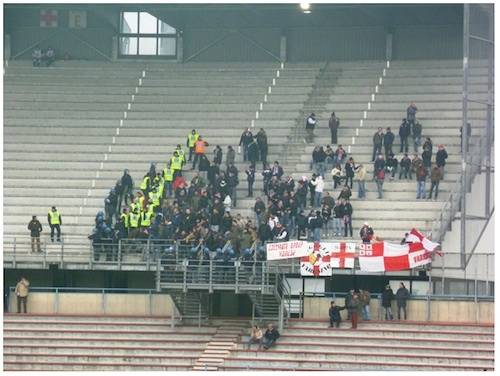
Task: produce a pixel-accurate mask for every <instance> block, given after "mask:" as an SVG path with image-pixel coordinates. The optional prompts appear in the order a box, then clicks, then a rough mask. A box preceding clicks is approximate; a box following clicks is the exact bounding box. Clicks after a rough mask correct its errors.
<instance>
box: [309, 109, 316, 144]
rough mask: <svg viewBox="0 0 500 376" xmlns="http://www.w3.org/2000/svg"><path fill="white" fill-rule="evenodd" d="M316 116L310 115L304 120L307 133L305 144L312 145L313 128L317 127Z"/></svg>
mask: <svg viewBox="0 0 500 376" xmlns="http://www.w3.org/2000/svg"><path fill="white" fill-rule="evenodd" d="M317 123H318V122H317V121H316V115H315V114H314V112H313V113H311V115H309V116H308V117H307V119H306V132H307V140H306V141H307V142H308V143H312V142H313V141H314V128H315V127H316V125H317Z"/></svg>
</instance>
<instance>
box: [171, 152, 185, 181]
mask: <svg viewBox="0 0 500 376" xmlns="http://www.w3.org/2000/svg"><path fill="white" fill-rule="evenodd" d="M170 168H171V169H172V172H173V174H174V179H173V180H175V178H176V177H177V176H179V175H180V176H182V159H181V158H180V157H179V153H177V151H174V156H173V157H172V159H170Z"/></svg>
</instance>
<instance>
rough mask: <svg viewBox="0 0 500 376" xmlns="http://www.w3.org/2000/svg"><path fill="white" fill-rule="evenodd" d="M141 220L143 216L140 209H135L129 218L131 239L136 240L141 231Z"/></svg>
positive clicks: (129, 235)
mask: <svg viewBox="0 0 500 376" xmlns="http://www.w3.org/2000/svg"><path fill="white" fill-rule="evenodd" d="M140 220H141V216H140V214H139V209H137V207H135V208H134V209H133V210H132V212H130V214H129V217H128V224H129V230H128V237H129V239H134V238H136V237H137V235H138V234H137V233H138V231H139V223H140Z"/></svg>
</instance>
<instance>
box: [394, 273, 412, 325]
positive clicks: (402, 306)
mask: <svg viewBox="0 0 500 376" xmlns="http://www.w3.org/2000/svg"><path fill="white" fill-rule="evenodd" d="M409 297H410V292H409V291H408V289H407V288H406V286H405V284H404V283H403V282H401V283H400V284H399V289H398V291H396V302H397V304H398V320H401V310H403V313H404V318H405V320H406V301H407V300H408V298H409Z"/></svg>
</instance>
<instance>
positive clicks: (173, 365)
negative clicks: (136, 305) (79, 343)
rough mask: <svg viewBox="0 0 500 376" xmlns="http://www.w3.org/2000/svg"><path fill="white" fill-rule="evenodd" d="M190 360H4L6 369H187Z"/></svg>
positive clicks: (190, 365) (189, 365)
mask: <svg viewBox="0 0 500 376" xmlns="http://www.w3.org/2000/svg"><path fill="white" fill-rule="evenodd" d="M192 364H193V363H191V362H182V361H171V362H170V363H167V364H151V363H145V362H144V363H139V364H134V363H130V362H111V363H104V362H95V363H89V362H85V361H83V362H82V363H77V362H70V361H63V362H61V361H59V362H44V361H40V362H32V361H26V362H20V361H7V360H5V361H4V369H5V370H6V371H137V370H140V371H189V370H191V369H192Z"/></svg>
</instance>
